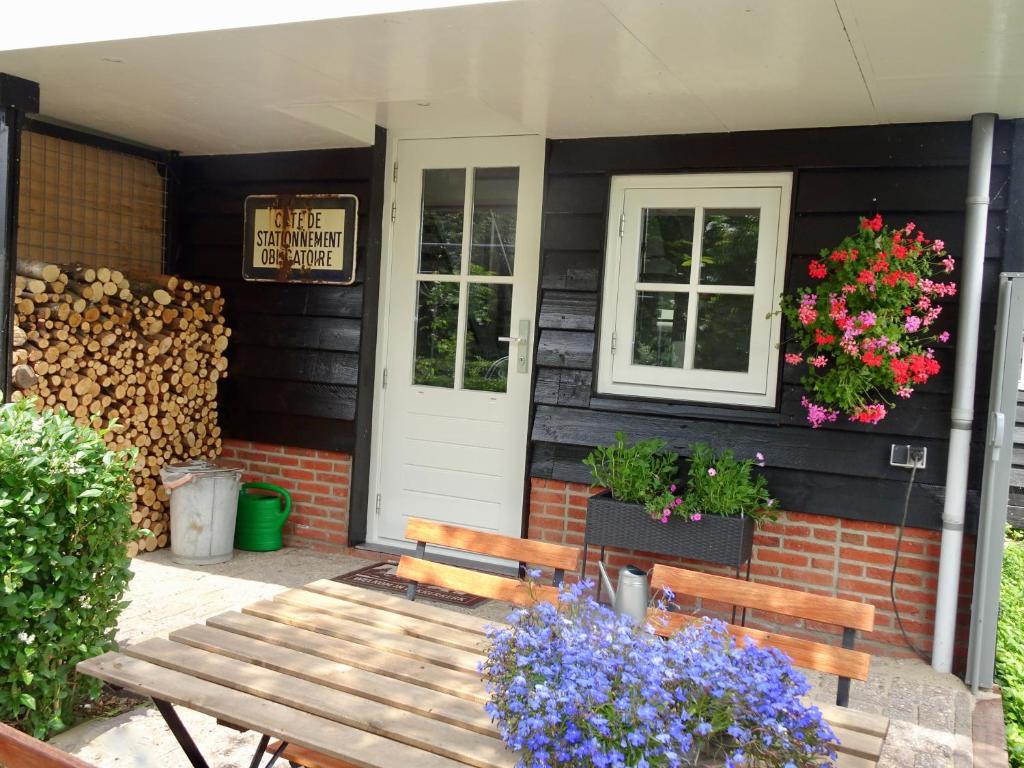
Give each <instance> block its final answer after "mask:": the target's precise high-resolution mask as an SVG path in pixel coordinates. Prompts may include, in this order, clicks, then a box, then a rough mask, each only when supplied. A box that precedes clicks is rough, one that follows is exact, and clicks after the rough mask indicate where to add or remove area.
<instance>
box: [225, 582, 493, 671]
mask: <svg viewBox="0 0 1024 768" xmlns="http://www.w3.org/2000/svg"><path fill="white" fill-rule="evenodd" d="M242 612H243V613H247V614H249V615H250V616H259V617H260V618H263V619H271V620H273V621H280V622H282V623H284V624H291V625H292V626H293V627H301V628H302V629H309V630H312V631H313V632H319V633H320V634H321V635H328V636H330V637H337V638H341V639H342V640H349V641H351V642H354V643H360V644H361V645H365V646H368V647H370V648H375V649H377V650H378V651H386V652H388V653H396V654H398V655H400V656H407V657H409V658H412V659H417V660H420V661H426V662H429V663H431V664H437V665H438V666H441V667H450V668H451V669H460V670H462V671H464V672H470V673H472V672H476V669H477V664H479V662H480V661H481V660H482V659H483V656H481V655H480V654H475V653H469V652H468V651H460V650H458V649H457V648H450V647H448V646H445V645H439V644H437V643H432V642H430V641H429V640H421V639H420V638H418V637H409V636H408V635H403V634H402V633H401V632H388V631H386V630H384V629H381V628H379V627H368V626H366V625H365V624H353V623H351V622H348V621H345V620H343V619H336V618H334V617H333V616H328V615H327V614H325V613H321V612H320V611H314V610H311V609H309V608H303V607H301V606H298V605H288V604H287V603H279V602H276V601H274V602H272V601H270V600H260V601H259V602H255V603H253V604H252V605H247V606H245V607H244V608H243V609H242Z"/></svg>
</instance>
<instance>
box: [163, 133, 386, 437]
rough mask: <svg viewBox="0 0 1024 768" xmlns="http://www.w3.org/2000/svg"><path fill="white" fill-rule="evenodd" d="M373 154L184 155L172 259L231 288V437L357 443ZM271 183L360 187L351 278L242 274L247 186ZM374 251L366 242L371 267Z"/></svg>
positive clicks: (313, 189) (306, 189)
mask: <svg viewBox="0 0 1024 768" xmlns="http://www.w3.org/2000/svg"><path fill="white" fill-rule="evenodd" d="M373 157H374V151H373V149H372V148H366V149H339V150H318V151H310V152H282V153H273V154H262V155H226V156H212V157H188V158H184V159H182V160H181V165H180V189H181V192H180V206H181V207H180V210H181V226H180V229H179V239H178V256H177V264H176V268H177V271H178V272H179V273H180V274H182V275H184V276H186V277H193V278H195V279H197V280H202V281H205V282H210V283H215V284H217V285H220V286H221V287H222V288H223V290H224V295H225V296H226V298H227V309H226V315H227V321H228V325H229V326H230V328H231V329H232V337H231V345H230V347H229V349H228V357H229V360H230V367H229V369H228V370H229V374H230V375H229V377H228V379H227V380H226V381H224V383H223V385H222V387H221V397H220V413H221V423H222V425H223V428H224V432H225V435H226V436H227V437H234V438H241V439H250V440H259V441H262V442H270V443H279V444H284V445H294V446H300V447H307V448H322V449H328V450H343V451H351V450H352V449H353V447H354V445H353V444H354V434H355V430H354V420H355V414H356V394H357V384H358V380H359V371H360V354H359V352H360V337H361V332H362V318H363V314H364V299H365V297H364V291H363V286H364V283H365V278H366V270H367V266H368V264H367V255H368V253H367V242H368V237H369V233H370V228H369V226H368V223H369V208H370V200H371V186H372V176H373V170H374V162H373ZM278 193H310V194H318V193H347V194H354V195H357V196H358V198H359V231H358V241H357V244H356V253H357V280H356V283H355V284H354V285H352V286H321V285H276V284H272V283H247V282H244V281H243V280H242V279H241V263H242V228H243V203H244V201H245V198H246V196H247V195H254V194H278ZM378 221H379V217H378ZM378 226H379V223H378ZM376 250H377V251H379V245H378V248H377V249H376ZM377 259H378V254H377V253H376V252H375V253H373V254H371V261H372V264H370V265H369V268H370V269H372V270H376V269H378V260H377ZM372 301H376V296H375V295H374V296H373V297H372ZM371 365H372V363H371Z"/></svg>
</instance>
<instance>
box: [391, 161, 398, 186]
mask: <svg viewBox="0 0 1024 768" xmlns="http://www.w3.org/2000/svg"><path fill="white" fill-rule="evenodd" d="M391 181H393V182H394V183H395V184H397V183H398V162H397V161H396V162H395V165H394V168H392V170H391Z"/></svg>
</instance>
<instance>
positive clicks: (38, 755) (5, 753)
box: [0, 723, 93, 768]
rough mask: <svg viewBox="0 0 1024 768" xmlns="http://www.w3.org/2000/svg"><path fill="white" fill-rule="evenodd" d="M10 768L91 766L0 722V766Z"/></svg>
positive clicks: (86, 767) (88, 767)
mask: <svg viewBox="0 0 1024 768" xmlns="http://www.w3.org/2000/svg"><path fill="white" fill-rule="evenodd" d="M2 765H9V766H11V768H93V766H91V765H90V764H89V763H86V762H85V761H83V760H79V759H78V758H77V757H75V756H74V755H69V754H68V753H67V752H61V751H60V750H59V749H57V748H56V747H52V746H50V745H49V744H46V743H45V742H42V741H39V740H38V739H33V738H32V737H31V736H29V735H28V734H27V733H22V732H21V731H19V730H18V729H17V728H12V727H11V726H9V725H7V724H5V723H0V766H2Z"/></svg>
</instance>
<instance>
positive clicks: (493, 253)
mask: <svg viewBox="0 0 1024 768" xmlns="http://www.w3.org/2000/svg"><path fill="white" fill-rule="evenodd" d="M518 198H519V169H518V168H477V169H476V171H474V175H473V249H472V253H471V255H470V274H473V275H511V274H512V272H513V270H514V267H515V259H516V201H517V200H518Z"/></svg>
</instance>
